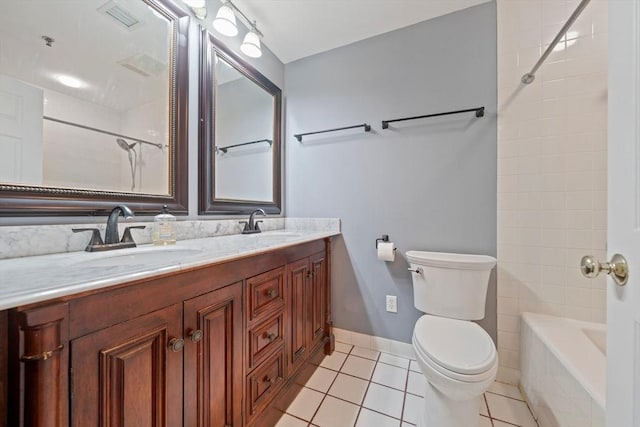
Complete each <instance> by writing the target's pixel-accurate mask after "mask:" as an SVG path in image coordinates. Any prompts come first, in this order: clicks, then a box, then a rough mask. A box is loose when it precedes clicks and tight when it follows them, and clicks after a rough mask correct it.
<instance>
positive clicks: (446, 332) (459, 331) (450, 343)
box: [413, 315, 497, 375]
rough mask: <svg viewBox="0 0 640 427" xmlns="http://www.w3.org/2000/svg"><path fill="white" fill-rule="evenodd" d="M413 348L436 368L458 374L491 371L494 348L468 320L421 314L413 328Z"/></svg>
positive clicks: (489, 340) (487, 338) (485, 334)
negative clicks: (437, 366)
mask: <svg viewBox="0 0 640 427" xmlns="http://www.w3.org/2000/svg"><path fill="white" fill-rule="evenodd" d="M413 332H414V340H415V343H414V345H418V346H420V349H421V351H422V352H423V353H426V354H427V355H428V356H429V358H430V359H431V360H432V361H434V362H435V363H437V364H438V365H440V366H442V367H444V368H446V369H448V370H450V371H453V372H456V373H460V374H467V375H470V374H479V373H482V372H486V371H487V370H489V369H491V367H492V366H493V364H494V363H495V361H496V357H497V354H496V347H495V344H494V343H493V340H492V339H491V337H490V336H489V334H488V333H487V332H486V331H485V330H484V329H482V328H481V327H480V326H479V325H477V324H476V323H473V322H470V321H468V320H457V319H449V318H446V317H438V316H431V315H424V316H422V317H421V318H420V319H418V321H417V322H416V326H415V328H414V331H413Z"/></svg>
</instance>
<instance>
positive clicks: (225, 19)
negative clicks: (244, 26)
mask: <svg viewBox="0 0 640 427" xmlns="http://www.w3.org/2000/svg"><path fill="white" fill-rule="evenodd" d="M213 28H215V29H216V31H217V32H219V33H220V34H222V35H223V36H227V37H233V36H235V35H237V34H238V27H237V26H236V15H235V14H234V13H233V10H232V9H231V8H230V7H229V6H227V5H225V4H223V5H222V6H220V9H218V13H217V14H216V19H214V20H213Z"/></svg>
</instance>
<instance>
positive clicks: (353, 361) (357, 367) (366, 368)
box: [334, 353, 376, 380]
mask: <svg viewBox="0 0 640 427" xmlns="http://www.w3.org/2000/svg"><path fill="white" fill-rule="evenodd" d="M334 354H335V353H334ZM375 366H376V362H374V361H373V360H369V359H363V358H362V357H357V356H349V357H348V358H347V360H346V362H344V365H342V369H341V370H340V372H343V373H345V374H349V375H353V376H356V377H359V378H364V379H365V380H369V379H371V374H373V368H374V367H375Z"/></svg>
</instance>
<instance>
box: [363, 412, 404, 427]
mask: <svg viewBox="0 0 640 427" xmlns="http://www.w3.org/2000/svg"><path fill="white" fill-rule="evenodd" d="M356 427H400V420H396V419H395V418H391V417H388V416H386V415H382V414H379V413H377V412H373V411H370V410H369V409H367V408H362V410H361V411H360V415H358V422H357V423H356Z"/></svg>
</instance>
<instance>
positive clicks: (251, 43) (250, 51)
mask: <svg viewBox="0 0 640 427" xmlns="http://www.w3.org/2000/svg"><path fill="white" fill-rule="evenodd" d="M253 28H255V22H254V27H253ZM253 28H252V29H251V31H249V32H248V33H247V35H246V36H244V40H243V41H242V44H241V45H240V50H241V51H242V53H244V54H245V55H247V56H248V57H250V58H260V57H261V56H262V49H261V48H260V36H259V35H258V34H257V33H256V32H255V30H254V29H253Z"/></svg>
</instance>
